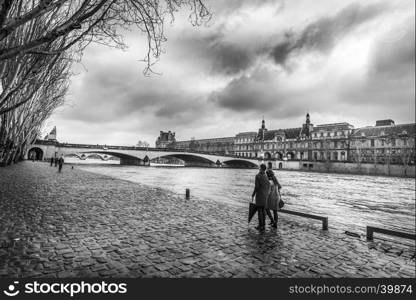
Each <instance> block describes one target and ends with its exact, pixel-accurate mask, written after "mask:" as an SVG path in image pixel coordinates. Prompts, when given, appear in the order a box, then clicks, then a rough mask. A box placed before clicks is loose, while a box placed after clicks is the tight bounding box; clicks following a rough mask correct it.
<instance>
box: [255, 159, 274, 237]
mask: <svg viewBox="0 0 416 300" xmlns="http://www.w3.org/2000/svg"><path fill="white" fill-rule="evenodd" d="M269 192H270V182H269V179H268V178H267V175H266V165H265V164H261V165H260V171H259V173H258V174H257V175H256V178H255V185H254V191H253V195H252V196H251V198H254V196H255V197H256V206H257V213H258V216H259V226H258V227H256V228H257V229H258V230H260V231H264V229H265V226H266V224H265V223H266V218H265V217H266V216H265V214H266V213H265V206H266V201H267V197H268V196H269Z"/></svg>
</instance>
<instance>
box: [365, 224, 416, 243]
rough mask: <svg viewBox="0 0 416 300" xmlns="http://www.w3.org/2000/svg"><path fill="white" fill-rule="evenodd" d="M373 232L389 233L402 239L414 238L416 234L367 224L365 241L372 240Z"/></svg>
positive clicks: (415, 238)
mask: <svg viewBox="0 0 416 300" xmlns="http://www.w3.org/2000/svg"><path fill="white" fill-rule="evenodd" d="M374 232H378V233H381V234H385V235H391V236H395V237H399V238H403V239H409V240H416V235H415V234H411V233H407V232H400V231H395V230H390V229H383V228H378V227H373V226H367V241H372V240H373V239H374Z"/></svg>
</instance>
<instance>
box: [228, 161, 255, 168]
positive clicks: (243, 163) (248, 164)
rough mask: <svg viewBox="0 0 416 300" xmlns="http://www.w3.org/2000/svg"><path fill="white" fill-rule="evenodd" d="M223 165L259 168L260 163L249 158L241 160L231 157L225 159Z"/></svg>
mask: <svg viewBox="0 0 416 300" xmlns="http://www.w3.org/2000/svg"><path fill="white" fill-rule="evenodd" d="M223 165H224V166H226V167H230V168H258V165H257V164H255V163H253V162H251V161H248V160H241V159H230V160H226V161H223Z"/></svg>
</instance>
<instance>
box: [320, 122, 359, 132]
mask: <svg viewBox="0 0 416 300" xmlns="http://www.w3.org/2000/svg"><path fill="white" fill-rule="evenodd" d="M352 128H354V126H353V125H351V124H349V123H347V122H342V123H331V124H320V125H316V126H315V127H314V128H313V131H319V130H346V129H352Z"/></svg>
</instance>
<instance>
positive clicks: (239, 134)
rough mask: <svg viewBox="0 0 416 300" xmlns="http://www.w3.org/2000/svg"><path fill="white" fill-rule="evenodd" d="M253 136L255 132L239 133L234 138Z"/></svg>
mask: <svg viewBox="0 0 416 300" xmlns="http://www.w3.org/2000/svg"><path fill="white" fill-rule="evenodd" d="M255 135H257V132H255V131H248V132H239V133H237V134H236V136H255Z"/></svg>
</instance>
